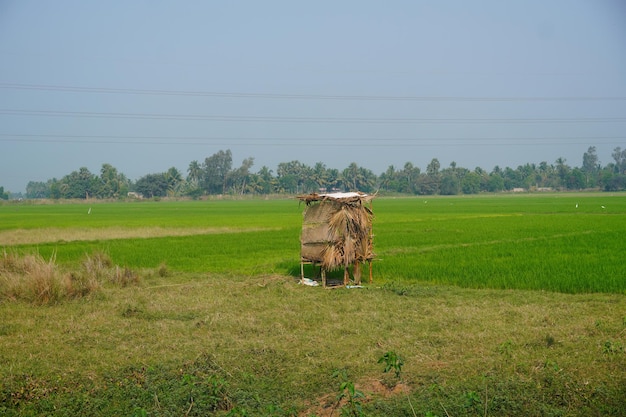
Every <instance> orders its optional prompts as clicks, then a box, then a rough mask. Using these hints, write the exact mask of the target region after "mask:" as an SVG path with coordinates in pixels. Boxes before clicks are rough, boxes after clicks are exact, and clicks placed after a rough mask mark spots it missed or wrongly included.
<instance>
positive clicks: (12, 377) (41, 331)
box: [0, 194, 626, 417]
mask: <svg viewBox="0 0 626 417" xmlns="http://www.w3.org/2000/svg"><path fill="white" fill-rule="evenodd" d="M302 210H303V207H302V206H300V205H299V204H298V202H297V201H295V200H242V201H226V200H224V201H202V202H134V203H94V204H92V205H90V204H89V203H86V204H48V205H44V204H40V205H34V204H5V205H2V206H0V249H2V250H3V251H4V253H5V259H9V260H11V262H13V263H15V261H14V258H17V257H28V256H32V254H38V257H39V260H40V264H41V265H43V266H42V268H44V267H45V268H52V269H55V271H57V272H56V273H57V274H58V275H59V276H65V275H64V274H66V273H70V272H71V273H72V274H73V275H72V276H73V277H79V276H80V277H83V276H86V274H87V272H84V271H85V270H91V269H93V268H92V266H89V265H93V262H92V261H93V259H94V258H95V259H99V258H98V256H104V258H106V259H110V263H107V262H104V264H105V265H104V267H103V268H104V270H105V272H103V273H102V274H100V275H98V274H96V275H98V276H105V277H109V278H106V280H105V282H103V283H102V284H101V285H97V286H94V287H93V288H95V290H94V291H91V292H89V293H87V294H86V295H84V296H76V295H75V294H76V292H75V293H73V294H74V295H73V296H72V297H69V298H62V299H58V300H55V301H54V302H48V303H37V302H32V301H28V300H22V299H19V298H18V297H6V296H5V297H4V298H2V299H0V414H3V415H9V416H10V415H17V416H25V415H59V416H60V415H64V416H65V415H68V416H69V415H127V416H133V415H137V416H141V415H151V416H170V415H171V416H180V415H198V416H200V415H212V414H215V415H231V416H244V415H251V416H256V415H260V416H265V415H267V416H270V415H271V416H287V415H302V416H313V415H317V416H329V415H335V416H338V415H367V416H390V415H393V416H402V415H407V416H412V415H418V416H439V417H443V416H485V415H491V416H495V415H508V416H529V415H531V416H532V415H535V416H549V415H554V416H583V415H584V416H589V415H591V416H601V415H602V416H604V415H616V416H619V415H626V401H625V400H624V398H626V373H625V369H626V350H625V348H624V346H626V262H624V261H623V254H624V253H625V249H626V239H624V236H626V195H620V194H615V195H610V194H553V195H540V196H537V195H523V196H522V195H514V196H513V195H512V196H505V195H503V196H479V197H450V198H444V197H437V198H428V199H426V198H397V199H392V198H379V199H376V200H375V201H374V212H375V215H376V218H375V224H374V228H375V234H376V236H375V239H374V242H375V252H376V253H377V254H378V259H377V261H375V263H374V284H373V285H371V286H368V287H367V288H364V289H359V290H345V289H337V290H322V289H321V288H309V287H304V286H301V285H298V284H297V279H296V278H297V276H298V275H299V269H300V267H299V261H298V259H299V258H298V256H299V230H300V227H301V220H302V217H301V213H302ZM93 254H105V255H93ZM51 259H53V260H54V262H52V261H50V260H51ZM86 259H87V260H90V262H92V263H89V262H86ZM6 265H7V262H5V269H2V267H0V278H3V279H5V281H6V279H8V278H7V277H11V279H13V278H12V277H13V275H11V273H9V272H7V271H8V270H9V269H10V268H9V267H7V266H6ZM46 265H47V266H46ZM86 265H87V266H86ZM118 266H119V267H118ZM120 268H121V269H120ZM107 271H113V272H111V273H109V272H107ZM115 271H117V272H115ZM119 271H133V272H132V274H130V275H129V276H132V277H133V279H132V280H129V281H128V280H125V281H123V285H120V281H119V280H115V279H113V280H111V279H110V277H116V276H117V277H119V275H120V274H119ZM116 274H117V275H116ZM124 276H125V275H124ZM1 287H2V281H1V280H0V289H1ZM389 352H392V353H396V354H398V355H400V356H401V357H402V358H403V366H402V367H401V372H400V373H399V374H395V373H394V372H393V371H391V372H387V373H385V372H383V371H384V363H383V364H381V363H378V361H379V359H380V358H381V357H383V355H384V354H385V353H389ZM396 365H397V363H396ZM396 369H398V368H396ZM342 383H343V384H342ZM352 384H354V390H352V387H353V385H352ZM359 393H362V394H363V396H362V397H361V396H360V395H358V394H359ZM342 394H343V395H342ZM340 396H341V397H342V400H341V401H338V400H337V398H338V397H340ZM359 413H360V414H359Z"/></svg>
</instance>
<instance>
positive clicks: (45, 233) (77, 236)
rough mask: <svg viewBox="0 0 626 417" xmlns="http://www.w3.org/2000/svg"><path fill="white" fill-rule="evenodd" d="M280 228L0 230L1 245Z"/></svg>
mask: <svg viewBox="0 0 626 417" xmlns="http://www.w3.org/2000/svg"><path fill="white" fill-rule="evenodd" d="M271 230H278V229H276V228H263V227H258V228H241V229H239V228H233V227H204V228H181V227H157V226H154V227H141V228H135V229H133V228H128V227H102V228H86V227H83V228H81V227H73V228H55V227H46V228H38V229H12V230H4V231H0V245H3V246H13V245H25V244H36V243H48V242H73V241H87V240H110V239H131V238H153V237H166V236H194V235H208V234H222V233H245V232H260V231H271Z"/></svg>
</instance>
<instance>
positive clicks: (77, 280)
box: [0, 250, 140, 304]
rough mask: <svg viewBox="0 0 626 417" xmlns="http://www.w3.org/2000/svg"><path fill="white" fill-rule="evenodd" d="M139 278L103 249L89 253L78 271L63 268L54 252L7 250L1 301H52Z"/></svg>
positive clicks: (0, 270) (1, 265) (0, 273)
mask: <svg viewBox="0 0 626 417" xmlns="http://www.w3.org/2000/svg"><path fill="white" fill-rule="evenodd" d="M139 280H140V277H139V275H138V274H136V273H135V272H133V271H132V270H130V269H128V268H122V267H120V266H118V265H113V262H112V261H111V259H110V258H109V257H108V255H106V254H103V253H95V254H92V255H86V256H85V259H84V260H83V261H82V263H81V267H80V268H79V269H78V270H76V271H64V270H62V269H61V268H59V267H58V265H57V264H56V259H55V256H54V255H53V256H52V257H50V259H47V260H46V259H44V258H43V257H42V256H41V255H38V254H26V255H18V254H17V253H13V252H8V251H6V250H5V251H3V252H2V254H1V256H0V301H6V300H12V301H26V302H30V303H34V304H51V303H56V302H59V301H62V300H65V299H72V298H79V297H85V296H87V295H89V294H93V293H95V292H97V291H99V290H100V289H101V288H102V286H103V285H106V284H114V285H117V286H122V287H125V286H127V285H129V284H134V283H138V282H139Z"/></svg>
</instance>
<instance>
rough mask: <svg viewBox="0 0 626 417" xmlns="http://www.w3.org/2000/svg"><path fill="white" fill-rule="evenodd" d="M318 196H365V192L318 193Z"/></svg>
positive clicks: (337, 197)
mask: <svg viewBox="0 0 626 417" xmlns="http://www.w3.org/2000/svg"><path fill="white" fill-rule="evenodd" d="M320 197H328V198H336V199H339V198H350V197H367V194H363V193H354V192H350V193H329V194H320Z"/></svg>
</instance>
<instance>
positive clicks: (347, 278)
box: [343, 266, 350, 285]
mask: <svg viewBox="0 0 626 417" xmlns="http://www.w3.org/2000/svg"><path fill="white" fill-rule="evenodd" d="M349 281H350V271H348V267H347V266H346V267H345V268H344V270H343V285H348V282H349Z"/></svg>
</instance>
